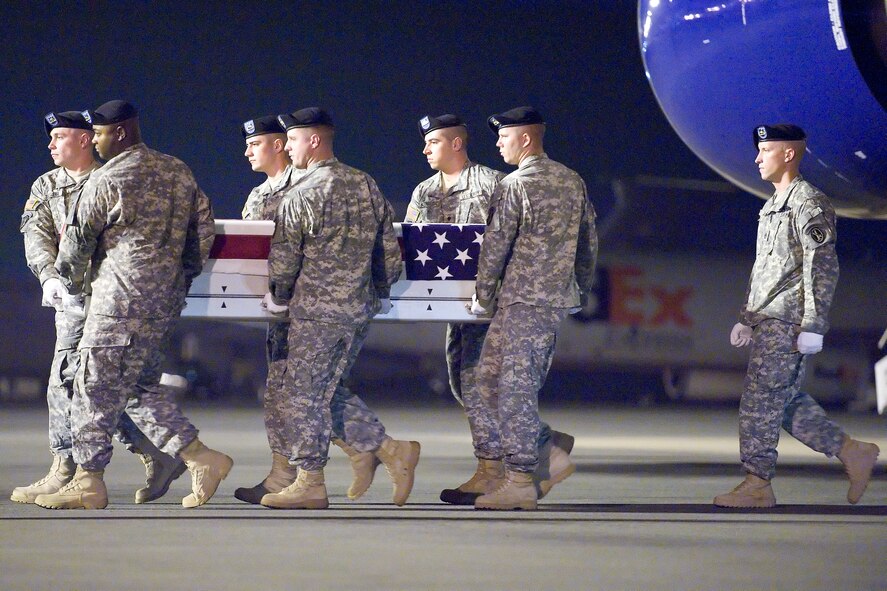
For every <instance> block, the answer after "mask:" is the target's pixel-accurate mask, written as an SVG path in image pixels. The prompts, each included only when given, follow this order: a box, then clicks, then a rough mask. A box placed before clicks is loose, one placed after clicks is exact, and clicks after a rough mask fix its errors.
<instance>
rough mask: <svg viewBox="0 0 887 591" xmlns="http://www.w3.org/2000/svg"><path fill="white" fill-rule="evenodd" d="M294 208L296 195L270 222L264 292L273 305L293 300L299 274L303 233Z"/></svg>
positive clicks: (295, 207) (283, 203) (281, 207)
mask: <svg viewBox="0 0 887 591" xmlns="http://www.w3.org/2000/svg"><path fill="white" fill-rule="evenodd" d="M297 208H298V203H297V196H294V197H292V198H288V199H284V200H283V201H282V202H281V204H280V207H278V208H277V215H276V216H275V219H274V236H273V237H272V238H271V252H270V253H269V254H268V291H270V292H271V296H272V297H273V298H274V301H275V303H277V304H284V303H286V302H287V301H289V300H290V299H291V298H292V297H293V292H294V291H295V287H296V279H298V277H299V273H300V272H301V271H302V258H303V256H304V255H303V232H302V224H301V223H300V221H299V216H298V209H297Z"/></svg>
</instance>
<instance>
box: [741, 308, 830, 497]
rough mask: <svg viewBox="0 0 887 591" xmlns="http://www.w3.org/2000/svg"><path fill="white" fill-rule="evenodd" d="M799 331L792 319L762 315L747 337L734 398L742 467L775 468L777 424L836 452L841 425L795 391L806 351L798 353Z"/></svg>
mask: <svg viewBox="0 0 887 591" xmlns="http://www.w3.org/2000/svg"><path fill="white" fill-rule="evenodd" d="M799 330H800V328H799V327H798V326H797V325H795V324H790V323H788V322H783V321H781V320H765V321H763V322H761V323H760V324H759V325H757V326H756V327H755V329H754V334H753V337H752V346H751V356H750V359H749V362H748V372H747V373H746V376H745V391H744V392H743V394H742V399H741V401H740V403H739V457H740V460H741V461H742V466H743V468H744V469H745V470H746V471H747V472H749V473H751V474H754V475H755V476H758V477H760V478H765V479H767V480H770V479H771V478H773V476H774V475H775V473H776V456H777V453H776V445H777V444H778V443H779V429H780V427H781V428H783V429H785V430H786V431H788V433H789V434H790V435H792V436H793V437H794V438H795V439H797V440H798V441H800V442H801V443H803V444H804V445H806V446H807V447H809V448H811V449H813V450H815V451H818V452H821V453H824V454H826V455H827V456H829V457H831V456H834V455H836V454H837V453H838V452H839V451H840V449H841V444H842V443H843V441H844V431H843V430H842V429H841V427H839V426H838V425H837V424H836V423H834V422H833V421H832V420H830V419H829V418H828V417H827V416H826V414H825V411H823V410H822V407H821V406H819V404H817V402H816V401H815V400H813V398H811V397H810V396H809V395H807V394H804V393H803V392H801V391H800V388H801V383H802V382H803V380H804V366H805V356H804V355H802V354H800V353H798V347H797V339H798V332H799Z"/></svg>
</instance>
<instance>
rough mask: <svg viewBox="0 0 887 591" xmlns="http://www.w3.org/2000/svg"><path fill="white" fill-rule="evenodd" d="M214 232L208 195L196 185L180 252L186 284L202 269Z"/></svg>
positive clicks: (210, 248) (189, 283)
mask: <svg viewBox="0 0 887 591" xmlns="http://www.w3.org/2000/svg"><path fill="white" fill-rule="evenodd" d="M215 233H216V229H215V219H214V217H213V209H212V205H211V204H210V202H209V197H207V196H206V193H204V192H203V191H202V190H201V189H200V187H197V188H196V189H195V191H194V199H193V201H192V205H191V217H190V219H189V221H188V235H187V237H186V238H185V248H184V251H183V252H182V266H183V267H184V272H185V284H186V286H190V285H191V281H192V280H193V279H194V278H195V277H197V276H198V275H200V272H201V271H202V270H203V266H204V265H205V264H206V261H207V260H208V259H209V253H210V251H211V250H212V246H213V241H214V240H215Z"/></svg>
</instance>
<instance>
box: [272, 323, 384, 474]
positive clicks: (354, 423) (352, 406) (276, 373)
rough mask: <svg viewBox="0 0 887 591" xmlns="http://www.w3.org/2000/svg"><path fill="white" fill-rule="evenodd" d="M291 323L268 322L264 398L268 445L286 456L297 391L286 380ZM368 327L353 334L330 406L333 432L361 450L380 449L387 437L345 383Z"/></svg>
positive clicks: (373, 414) (289, 442) (367, 409)
mask: <svg viewBox="0 0 887 591" xmlns="http://www.w3.org/2000/svg"><path fill="white" fill-rule="evenodd" d="M289 327H290V325H289V324H288V323H286V322H278V323H274V324H271V325H269V328H268V340H267V352H268V381H267V384H266V388H265V400H264V411H265V432H266V434H267V436H268V445H269V446H270V447H271V451H273V452H274V453H278V454H280V455H283V456H287V457H289V456H290V454H291V452H292V449H293V436H292V434H293V431H292V428H291V426H289V423H288V421H287V420H286V408H287V406H288V404H289V399H290V398H292V396H294V395H295V394H296V393H295V392H294V391H292V390H290V389H288V386H287V382H286V369H287V357H288V352H289V345H288V334H289ZM368 331H369V324H363V325H362V326H361V327H360V328H359V329H358V330H357V332H356V334H355V335H354V338H353V340H352V345H351V348H350V350H349V351H348V356H347V358H346V361H345V366H344V368H343V370H342V375H341V376H340V378H339V380H338V383H337V385H336V391H335V393H334V394H333V398H332V402H331V408H330V412H331V417H332V433H333V436H334V437H337V438H339V439H341V440H343V441H344V442H345V443H347V444H348V445H350V446H351V447H353V448H354V449H356V450H357V451H360V452H364V451H372V450H375V449H377V448H378V447H379V446H380V445H381V444H382V439H383V438H384V437H385V427H384V426H383V425H382V423H381V421H379V418H378V417H377V416H376V414H375V413H374V412H373V411H372V410H370V409H369V407H367V405H366V404H365V403H364V402H363V400H361V399H360V397H358V396H356V395H354V394H353V393H352V392H351V391H350V390H349V389H348V387H347V386H346V385H345V382H346V380H347V379H348V376H349V375H350V373H351V368H352V367H353V366H354V362H355V361H356V360H357V356H358V354H359V353H360V349H361V347H363V342H364V341H365V340H366V336H367V333H368Z"/></svg>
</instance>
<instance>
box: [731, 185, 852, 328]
mask: <svg viewBox="0 0 887 591" xmlns="http://www.w3.org/2000/svg"><path fill="white" fill-rule="evenodd" d="M836 238H837V234H836V229H835V210H834V209H832V206H831V203H830V202H829V200H828V197H826V196H825V195H824V194H823V193H822V191H820V190H819V189H817V188H816V187H814V186H813V185H811V184H810V183H808V182H807V181H805V180H804V179H803V178H802V177H801V176H800V175H799V176H798V177H796V178H795V179H794V180H793V181H792V182H791V184H790V185H789V186H788V188H787V189H786V190H785V191H783V192H782V193H775V194H774V195H773V196H772V197H770V199H768V200H767V202H766V203H765V204H764V207H763V208H761V213H760V215H759V218H758V241H757V247H756V250H757V253H756V255H755V265H754V267H753V268H752V272H751V279H750V280H749V283H748V290H747V291H746V298H745V305H744V306H743V308H742V310H741V312H740V315H739V321H740V322H742V323H743V324H746V325H748V326H756V325H757V324H759V323H760V322H761V321H762V320H766V319H768V318H776V319H778V320H784V321H785V322H791V323H793V324H799V325H800V326H801V330H803V331H806V332H814V333H817V334H825V333H826V331H827V330H828V313H829V309H830V308H831V304H832V298H833V297H834V294H835V287H836V286H837V284H838V255H837V253H836V252H835V240H836Z"/></svg>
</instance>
